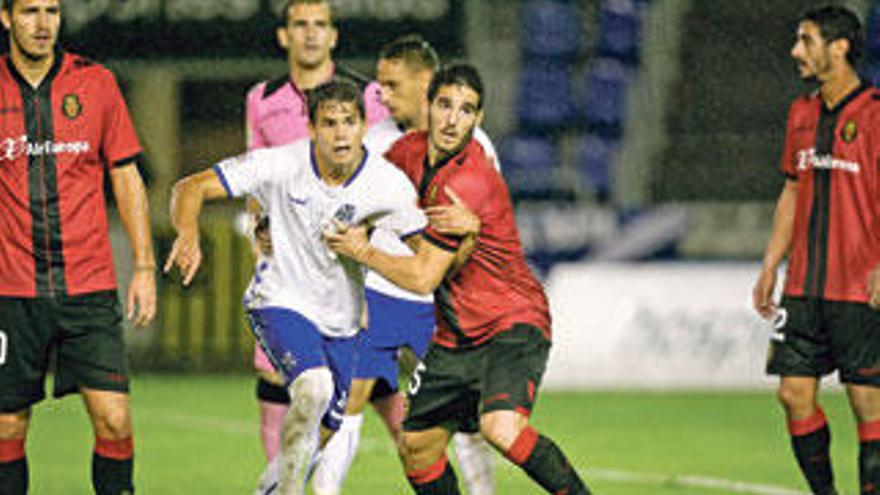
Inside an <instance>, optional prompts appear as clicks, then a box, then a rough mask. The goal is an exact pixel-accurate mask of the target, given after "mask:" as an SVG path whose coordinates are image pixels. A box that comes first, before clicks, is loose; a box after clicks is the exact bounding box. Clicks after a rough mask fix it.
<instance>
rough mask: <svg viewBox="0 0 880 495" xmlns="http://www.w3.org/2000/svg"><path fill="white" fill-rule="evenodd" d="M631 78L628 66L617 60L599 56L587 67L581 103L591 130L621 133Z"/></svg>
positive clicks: (583, 113) (604, 134)
mask: <svg viewBox="0 0 880 495" xmlns="http://www.w3.org/2000/svg"><path fill="white" fill-rule="evenodd" d="M628 79H629V77H628V69H627V68H626V67H625V66H624V65H623V64H621V63H620V62H619V61H617V60H613V59H597V60H596V61H595V62H594V63H593V66H592V67H590V68H589V69H588V71H587V74H586V76H585V81H584V85H583V86H584V90H583V94H582V99H581V103H580V104H579V105H578V107H579V110H580V112H581V117H582V120H583V122H584V123H585V124H586V126H587V128H588V129H589V130H591V131H592V132H595V133H597V134H600V135H602V136H605V137H614V138H616V137H619V136H620V135H621V134H622V132H623V120H624V118H625V116H626V91H627V85H628V84H627V83H628Z"/></svg>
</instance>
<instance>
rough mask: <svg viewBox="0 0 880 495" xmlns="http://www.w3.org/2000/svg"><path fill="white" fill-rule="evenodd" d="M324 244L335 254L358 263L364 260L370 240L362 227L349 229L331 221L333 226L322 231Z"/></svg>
mask: <svg viewBox="0 0 880 495" xmlns="http://www.w3.org/2000/svg"><path fill="white" fill-rule="evenodd" d="M324 243H326V244H327V247H328V248H330V250H331V251H333V252H334V253H336V254H340V255H342V256H346V257H348V258H351V259H353V260H355V261H357V262H358V263H362V262H363V261H364V260H365V259H366V254H367V251H368V250H369V249H370V239H369V237H367V229H366V227H364V226H355V227H349V226H348V225H345V224H344V223H342V222H340V221H339V220H336V219H334V220H333V226H332V227H331V228H330V229H327V230H325V231H324Z"/></svg>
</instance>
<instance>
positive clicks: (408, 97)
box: [376, 59, 431, 128]
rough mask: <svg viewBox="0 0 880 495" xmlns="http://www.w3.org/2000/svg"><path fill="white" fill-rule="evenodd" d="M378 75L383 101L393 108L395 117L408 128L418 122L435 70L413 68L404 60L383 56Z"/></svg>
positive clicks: (377, 68)
mask: <svg viewBox="0 0 880 495" xmlns="http://www.w3.org/2000/svg"><path fill="white" fill-rule="evenodd" d="M376 79H378V81H379V84H380V85H381V86H382V104H383V105H385V107H386V108H388V111H389V112H391V118H393V119H394V121H395V122H397V123H398V124H400V125H403V126H404V127H406V128H409V127H411V126H413V125H416V123H417V120H418V116H419V112H420V111H421V108H422V105H424V103H425V99H426V98H427V92H428V84H429V83H430V81H431V71H429V70H413V69H411V68H410V67H409V66H408V65H407V64H406V62H404V61H403V60H398V59H393V60H387V59H381V60H379V65H378V66H377V67H376Z"/></svg>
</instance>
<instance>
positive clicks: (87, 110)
mask: <svg viewBox="0 0 880 495" xmlns="http://www.w3.org/2000/svg"><path fill="white" fill-rule="evenodd" d="M140 152H141V148H140V145H139V144H138V140H137V136H136V135H135V132H134V127H133V125H132V122H131V118H130V117H129V114H128V109H127V108H126V106H125V102H124V100H123V98H122V94H121V93H120V91H119V87H118V85H117V83H116V79H115V78H114V76H113V74H112V73H111V72H110V71H109V70H107V69H106V68H104V67H102V66H101V65H99V64H96V63H94V62H91V61H89V60H87V59H85V58H82V57H80V56H77V55H73V54H69V53H63V52H56V54H55V61H54V64H53V66H52V68H51V70H50V71H49V73H48V74H47V75H46V77H45V78H44V79H43V81H42V82H41V83H40V85H39V86H38V87H36V88H33V87H32V86H31V85H30V84H29V83H28V82H27V81H26V80H25V79H24V78H23V77H22V75H21V74H20V73H19V72H18V71H17V70H16V68H15V67H14V65H13V63H12V61H11V60H10V59H9V57H8V55H7V56H3V57H0V207H2V210H3V215H2V216H0V295H2V296H16V297H36V296H54V295H60V294H68V295H73V294H82V293H88V292H95V291H101V290H109V289H114V288H115V287H116V276H115V274H114V270H113V257H112V253H111V250H110V240H109V236H108V224H107V211H106V202H105V198H104V189H103V183H104V174H105V171H106V170H107V169H109V168H112V167H114V166H117V165H121V164H127V163H132V162H134V161H135V160H136V159H137V158H138V156H139V154H140Z"/></svg>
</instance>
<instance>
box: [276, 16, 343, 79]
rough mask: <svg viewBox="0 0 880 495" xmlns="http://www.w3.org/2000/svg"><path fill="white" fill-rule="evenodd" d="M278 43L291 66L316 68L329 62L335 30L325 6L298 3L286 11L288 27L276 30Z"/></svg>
mask: <svg viewBox="0 0 880 495" xmlns="http://www.w3.org/2000/svg"><path fill="white" fill-rule="evenodd" d="M278 43H279V44H280V45H281V46H282V47H283V48H284V49H286V50H287V53H288V55H289V57H290V60H291V62H292V63H294V64H297V65H299V66H301V67H304V68H313V67H318V66H320V65H321V64H323V63H325V62H327V61H328V60H330V52H332V51H333V48H335V47H336V28H334V27H333V21H332V20H331V18H330V7H329V6H328V5H327V4H326V3H318V4H297V5H294V6H293V7H291V8H290V9H288V11H287V25H286V26H285V27H283V28H279V29H278Z"/></svg>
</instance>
